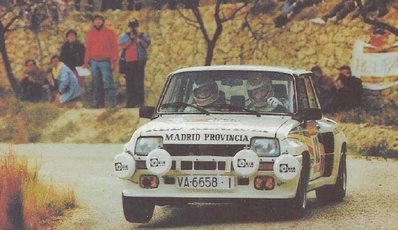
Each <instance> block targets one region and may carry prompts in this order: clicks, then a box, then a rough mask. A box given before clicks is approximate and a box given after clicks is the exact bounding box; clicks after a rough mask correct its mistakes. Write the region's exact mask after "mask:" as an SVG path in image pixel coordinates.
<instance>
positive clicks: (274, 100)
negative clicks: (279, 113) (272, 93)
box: [267, 97, 283, 109]
mask: <svg viewBox="0 0 398 230" xmlns="http://www.w3.org/2000/svg"><path fill="white" fill-rule="evenodd" d="M267 103H268V104H269V105H271V107H272V108H274V109H275V108H276V107H278V105H280V106H283V104H282V102H281V101H280V100H278V99H277V98H276V97H270V98H268V99H267Z"/></svg>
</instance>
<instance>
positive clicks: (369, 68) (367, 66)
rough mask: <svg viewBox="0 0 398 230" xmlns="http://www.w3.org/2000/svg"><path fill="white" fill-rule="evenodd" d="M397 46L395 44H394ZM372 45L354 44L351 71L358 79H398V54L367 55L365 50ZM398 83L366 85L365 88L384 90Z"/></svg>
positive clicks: (359, 41) (360, 42) (361, 42)
mask: <svg viewBox="0 0 398 230" xmlns="http://www.w3.org/2000/svg"><path fill="white" fill-rule="evenodd" d="M394 45H395V44H394ZM397 45H398V44H397ZM366 47H370V48H372V47H373V46H371V45H370V44H367V43H365V42H364V41H361V40H357V41H356V42H355V44H354V49H353V54H352V62H351V70H352V74H353V75H354V76H356V77H359V78H361V77H380V78H382V77H394V76H396V77H398V52H385V53H365V52H364V48H366ZM397 84H398V81H395V82H390V83H376V84H372V83H365V84H363V86H364V88H367V89H370V90H382V89H386V88H389V87H392V86H394V85H397Z"/></svg>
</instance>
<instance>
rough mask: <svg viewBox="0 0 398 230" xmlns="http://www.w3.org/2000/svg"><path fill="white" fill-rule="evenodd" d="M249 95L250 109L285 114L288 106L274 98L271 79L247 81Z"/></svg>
mask: <svg viewBox="0 0 398 230" xmlns="http://www.w3.org/2000/svg"><path fill="white" fill-rule="evenodd" d="M247 93H248V95H249V98H250V100H251V103H250V104H249V105H248V108H249V109H252V110H256V111H258V112H271V111H275V112H284V111H286V107H287V105H284V104H283V103H282V102H281V101H280V100H279V99H277V98H276V97H274V95H273V91H272V81H271V79H270V78H254V79H249V80H247Z"/></svg>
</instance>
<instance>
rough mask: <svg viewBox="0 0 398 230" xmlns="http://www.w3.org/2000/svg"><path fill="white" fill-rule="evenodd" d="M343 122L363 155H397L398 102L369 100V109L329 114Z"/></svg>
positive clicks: (387, 156) (388, 156)
mask: <svg viewBox="0 0 398 230" xmlns="http://www.w3.org/2000/svg"><path fill="white" fill-rule="evenodd" d="M326 116H328V117H331V118H333V119H334V120H336V121H338V122H339V123H341V125H342V127H343V130H344V133H345V135H346V136H347V139H348V142H349V145H350V146H351V147H352V148H353V149H355V151H357V152H359V153H361V155H363V156H378V157H384V158H398V105H397V104H396V103H394V102H390V103H386V104H377V103H369V104H368V105H367V107H366V108H363V107H362V108H356V109H353V110H349V111H343V112H338V113H331V114H327V115H326Z"/></svg>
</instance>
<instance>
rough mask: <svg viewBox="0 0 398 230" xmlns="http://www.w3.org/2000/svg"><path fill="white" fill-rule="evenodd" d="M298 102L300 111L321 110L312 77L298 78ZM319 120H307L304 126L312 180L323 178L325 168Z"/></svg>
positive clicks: (301, 76)
mask: <svg viewBox="0 0 398 230" xmlns="http://www.w3.org/2000/svg"><path fill="white" fill-rule="evenodd" d="M297 100H298V109H299V111H304V110H306V109H320V106H319V102H318V99H317V97H316V93H315V90H314V87H313V84H312V82H311V78H310V75H309V74H307V75H300V76H299V77H298V78H297ZM317 122H318V121H317V120H305V121H303V124H302V129H303V135H304V141H305V144H306V145H307V146H308V151H309V153H310V159H311V172H310V180H313V179H316V178H318V177H321V176H322V175H323V173H324V168H325V150H324V147H323V144H322V143H321V142H320V140H319V138H320V137H321V135H320V133H319V131H318V128H317V127H318V125H317Z"/></svg>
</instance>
